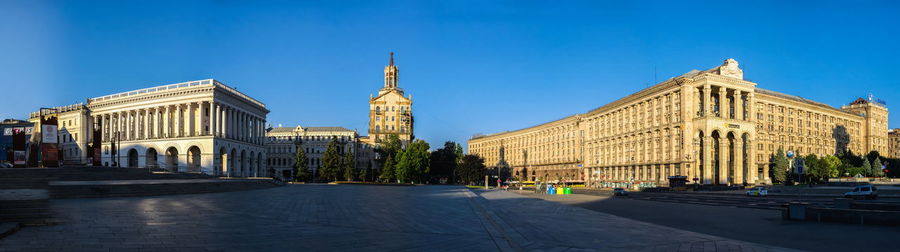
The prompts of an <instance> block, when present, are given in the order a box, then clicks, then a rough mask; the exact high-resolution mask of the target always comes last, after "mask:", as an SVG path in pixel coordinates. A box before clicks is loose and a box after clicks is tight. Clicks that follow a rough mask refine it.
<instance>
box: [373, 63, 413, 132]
mask: <svg viewBox="0 0 900 252" xmlns="http://www.w3.org/2000/svg"><path fill="white" fill-rule="evenodd" d="M399 84H400V70H399V69H398V68H397V66H396V65H394V53H393V52H392V53H391V54H390V62H389V63H388V65H387V66H385V67H384V87H382V88H381V89H379V90H378V95H377V96H374V95H369V136H368V138H366V140H367V141H369V142H371V143H379V142H381V141H384V140H385V139H387V137H388V136H389V135H391V134H396V135H397V136H398V137H399V138H400V140H401V141H404V142H409V141H411V140H413V139H414V138H415V135H414V134H413V122H414V120H413V115H412V95H409V96H404V93H403V89H402V88H400V85H399Z"/></svg>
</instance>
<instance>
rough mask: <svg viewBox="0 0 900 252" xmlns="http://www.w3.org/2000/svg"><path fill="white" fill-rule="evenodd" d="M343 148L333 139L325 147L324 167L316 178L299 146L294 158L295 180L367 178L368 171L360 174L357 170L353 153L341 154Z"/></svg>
mask: <svg viewBox="0 0 900 252" xmlns="http://www.w3.org/2000/svg"><path fill="white" fill-rule="evenodd" d="M341 149H343V146H341V144H340V143H338V141H337V139H334V138H332V139H331V141H329V142H328V145H327V146H326V147H325V153H324V154H323V155H322V167H320V168H319V169H318V174H315V175H316V176H315V177H314V176H313V174H312V172H311V171H310V169H309V158H307V157H306V152H305V151H303V150H304V148H303V147H302V145H298V146H297V154H296V156H295V158H294V180H295V181H309V180H319V181H338V180H350V181H354V180H359V179H360V178H361V177H362V178H365V177H366V170H363V171H361V172H358V171H357V169H356V165H355V163H356V158H355V157H354V156H353V152H352V151H346V152H344V154H343V155H342V154H341V151H340V150H341Z"/></svg>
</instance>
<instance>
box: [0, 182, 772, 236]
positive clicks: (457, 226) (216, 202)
mask: <svg viewBox="0 0 900 252" xmlns="http://www.w3.org/2000/svg"><path fill="white" fill-rule="evenodd" d="M51 207H52V209H53V211H54V213H55V214H56V216H57V217H59V218H60V219H62V220H63V221H64V222H65V223H63V224H60V225H54V226H44V227H27V228H23V229H22V230H19V231H18V232H17V233H15V234H13V235H11V236H8V237H6V238H3V239H0V251H61V250H62V251H197V250H223V251H272V250H303V251H325V250H327V251H342V250H343V251H346V250H349V251H423V250H424V251H498V250H500V251H517V250H521V251H526V250H527V251H532V250H543V251H562V250H573V251H574V250H600V251H610V250H622V251H624V250H627V251H770V250H783V249H780V248H773V247H766V246H761V245H757V244H750V243H745V242H739V241H734V240H728V239H723V238H718V237H714V236H708V235H702V234H698V233H693V232H688V231H683V230H678V229H673V228H667V227H663V226H658V225H652V224H648V223H643V222H638V221H634V220H630V219H625V218H620V217H616V216H613V215H608V214H603V213H599V212H594V211H590V210H585V209H581V208H577V207H570V206H565V205H561V204H558V203H553V202H547V201H543V200H539V199H534V198H528V197H524V196H521V195H516V194H513V193H509V192H501V191H482V190H476V191H474V192H473V191H470V190H468V189H466V188H463V187H456V186H417V187H393V186H359V185H289V186H284V187H277V188H271V189H263V190H253V191H241V192H229V193H210V194H193V195H171V196H154V197H138V198H101V199H71V200H52V201H51Z"/></svg>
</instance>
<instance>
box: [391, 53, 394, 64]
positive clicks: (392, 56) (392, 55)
mask: <svg viewBox="0 0 900 252" xmlns="http://www.w3.org/2000/svg"><path fill="white" fill-rule="evenodd" d="M393 65H394V52H391V66H393Z"/></svg>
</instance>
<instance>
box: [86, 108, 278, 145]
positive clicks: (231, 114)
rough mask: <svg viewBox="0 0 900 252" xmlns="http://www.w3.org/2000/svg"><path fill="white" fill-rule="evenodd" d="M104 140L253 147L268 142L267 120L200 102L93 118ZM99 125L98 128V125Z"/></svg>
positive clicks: (112, 113) (237, 109)
mask: <svg viewBox="0 0 900 252" xmlns="http://www.w3.org/2000/svg"><path fill="white" fill-rule="evenodd" d="M93 117H94V121H95V122H101V123H102V125H99V126H100V127H102V130H103V141H104V142H108V141H113V140H116V141H134V140H148V139H163V138H181V137H198V136H215V137H220V138H225V139H232V140H237V141H242V142H248V143H253V144H260V145H261V144H263V143H264V142H265V118H264V117H259V116H257V115H255V114H253V113H250V112H247V111H245V110H242V109H240V108H238V107H235V106H230V105H227V104H223V103H218V102H210V101H197V102H188V103H179V104H167V105H161V106H149V107H144V108H137V109H131V110H123V111H115V112H109V113H102V114H97V115H93ZM95 126H98V125H95Z"/></svg>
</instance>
